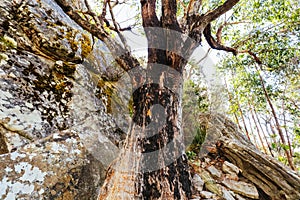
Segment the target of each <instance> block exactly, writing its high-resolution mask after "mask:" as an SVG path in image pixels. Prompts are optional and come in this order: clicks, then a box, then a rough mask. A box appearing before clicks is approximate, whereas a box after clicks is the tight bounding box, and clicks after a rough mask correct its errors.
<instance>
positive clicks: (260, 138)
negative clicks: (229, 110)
mask: <svg viewBox="0 0 300 200" xmlns="http://www.w3.org/2000/svg"><path fill="white" fill-rule="evenodd" d="M248 106H249V108H250V114H251V117H252V120H253V122H254V124H255V128H256V130H257V135H258V138H259V141H260V143H261V145H262V148H263V150H264V152H265V154H268V152H267V149H266V147H265V145H264V142H263V139H262V137H261V134H260V131H259V128H258V124H257V122H256V120H255V117H254V113H253V109H252V106H251V105H250V103H249V102H248Z"/></svg>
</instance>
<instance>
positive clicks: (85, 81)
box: [0, 0, 120, 199]
mask: <svg viewBox="0 0 300 200" xmlns="http://www.w3.org/2000/svg"><path fill="white" fill-rule="evenodd" d="M0 24H1V26H0V154H1V155H0V169H1V170H0V199H95V198H96V196H97V193H98V191H97V190H98V189H99V187H100V185H101V184H102V182H103V180H104V177H105V169H106V168H107V166H108V165H109V164H110V163H111V161H112V160H113V159H114V158H115V157H116V156H117V154H118V146H117V145H118V143H119V141H120V131H119V130H118V128H117V126H116V124H115V122H114V120H113V119H112V117H111V116H110V115H109V114H107V112H106V110H107V109H106V106H105V104H104V103H103V101H102V100H103V98H104V99H105V96H103V95H102V96H100V97H99V92H100V93H101V89H102V88H99V87H97V84H98V82H97V81H98V80H99V79H100V76H101V74H103V75H105V76H107V74H109V73H110V72H109V71H108V66H102V65H101V59H102V60H103V58H100V57H99V55H98V54H97V51H100V50H103V48H104V47H103V45H101V44H100V43H97V44H94V50H92V45H93V44H92V37H91V36H90V34H89V33H86V32H84V31H83V30H82V29H81V28H80V27H79V26H77V25H76V24H75V23H74V22H73V21H72V20H70V19H69V18H68V17H67V16H66V15H65V14H64V13H63V12H62V11H61V9H60V8H59V7H58V6H57V5H56V4H55V3H54V1H51V0H42V1H40V0H25V1H19V0H16V1H11V0H0ZM94 51H95V52H94ZM97 56H98V57H97ZM102 63H103V62H102ZM109 67H110V70H113V69H114V68H112V67H111V66H109ZM91 69H92V70H93V73H91ZM95 73H98V74H99V75H98V76H99V77H96V78H95V76H94V74H95ZM101 98H102V99H101Z"/></svg>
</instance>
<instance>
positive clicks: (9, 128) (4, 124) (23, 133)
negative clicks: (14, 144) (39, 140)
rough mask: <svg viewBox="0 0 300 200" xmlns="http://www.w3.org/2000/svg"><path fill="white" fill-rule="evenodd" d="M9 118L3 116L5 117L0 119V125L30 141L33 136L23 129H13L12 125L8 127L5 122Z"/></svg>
mask: <svg viewBox="0 0 300 200" xmlns="http://www.w3.org/2000/svg"><path fill="white" fill-rule="evenodd" d="M9 120H10V119H9V118H5V119H0V126H1V127H2V128H4V129H5V130H7V131H10V132H13V133H17V134H18V135H20V136H22V137H24V138H26V139H28V140H30V141H33V138H32V137H31V136H30V135H29V134H28V133H26V132H25V131H23V130H17V129H13V128H12V127H10V126H9V125H8V124H7V123H8V122H9Z"/></svg>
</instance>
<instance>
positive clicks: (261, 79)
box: [216, 0, 300, 169]
mask: <svg viewBox="0 0 300 200" xmlns="http://www.w3.org/2000/svg"><path fill="white" fill-rule="evenodd" d="M299 7H300V6H299V2H298V1H293V0H289V1H285V2H282V1H276V0H275V1H247V2H241V3H240V4H239V5H238V6H236V7H235V8H234V9H233V10H232V13H231V15H230V16H227V18H224V20H222V21H219V22H217V23H216V26H218V27H219V28H218V31H217V32H219V30H222V31H223V34H222V38H224V39H225V40H226V41H231V46H233V47H235V48H236V49H239V50H238V51H240V52H245V53H247V52H248V54H240V55H238V56H234V57H233V56H226V58H225V59H224V60H223V62H222V64H221V68H222V69H223V72H224V73H225V74H227V79H228V82H229V84H228V85H229V91H230V93H231V96H233V97H234V98H235V99H239V101H238V102H239V105H238V104H237V101H230V102H231V105H230V109H231V113H236V112H235V107H238V106H240V107H241V109H242V110H244V112H243V113H240V115H239V117H238V120H242V119H243V116H245V115H247V114H248V113H249V112H250V113H251V112H252V111H253V112H255V114H254V117H255V116H256V117H255V118H256V120H255V119H253V118H252V119H251V120H250V121H251V122H250V123H254V121H256V122H258V124H257V128H256V131H255V135H258V136H259V135H261V136H260V138H262V140H264V141H262V140H261V142H260V144H259V146H260V147H262V148H263V147H264V146H268V149H269V150H268V151H267V150H265V152H267V153H268V154H271V155H273V156H275V157H277V158H278V159H279V160H281V161H283V162H284V163H286V164H288V165H290V166H291V168H292V169H296V167H295V164H294V161H293V159H294V158H295V159H296V160H297V159H299V158H297V157H296V156H294V150H296V151H299V146H298V141H297V140H298V139H297V138H298V136H297V134H296V132H295V130H296V129H298V127H299V113H298V112H297V111H296V110H297V107H299V105H298V103H296V102H299V81H298V80H299V76H300V72H299V59H298V57H299V53H300V51H299V50H300V49H299V41H300V39H299V21H300V16H299ZM220 37H221V36H220ZM248 50H251V51H252V52H249V51H248ZM253 52H255V54H254V53H253ZM253 58H254V59H253ZM260 63H261V64H260ZM296 77H298V78H296ZM296 79H297V80H296ZM251 110H252V111H251ZM295 111H296V112H295ZM263 121H265V122H266V123H265V124H262V123H263ZM248 123H249V122H248ZM242 126H243V127H244V128H245V129H246V125H245V124H244V125H242ZM296 154H297V153H296ZM297 155H298V154H297ZM298 167H299V166H298Z"/></svg>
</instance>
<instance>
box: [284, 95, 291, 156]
mask: <svg viewBox="0 0 300 200" xmlns="http://www.w3.org/2000/svg"><path fill="white" fill-rule="evenodd" d="M284 96H285V95H283V99H282V115H283V125H284V130H285V135H286V139H287V141H288V145H289V151H290V155H291V157H293V149H292V145H291V140H290V136H289V133H288V130H287V123H286V116H285V100H284Z"/></svg>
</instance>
